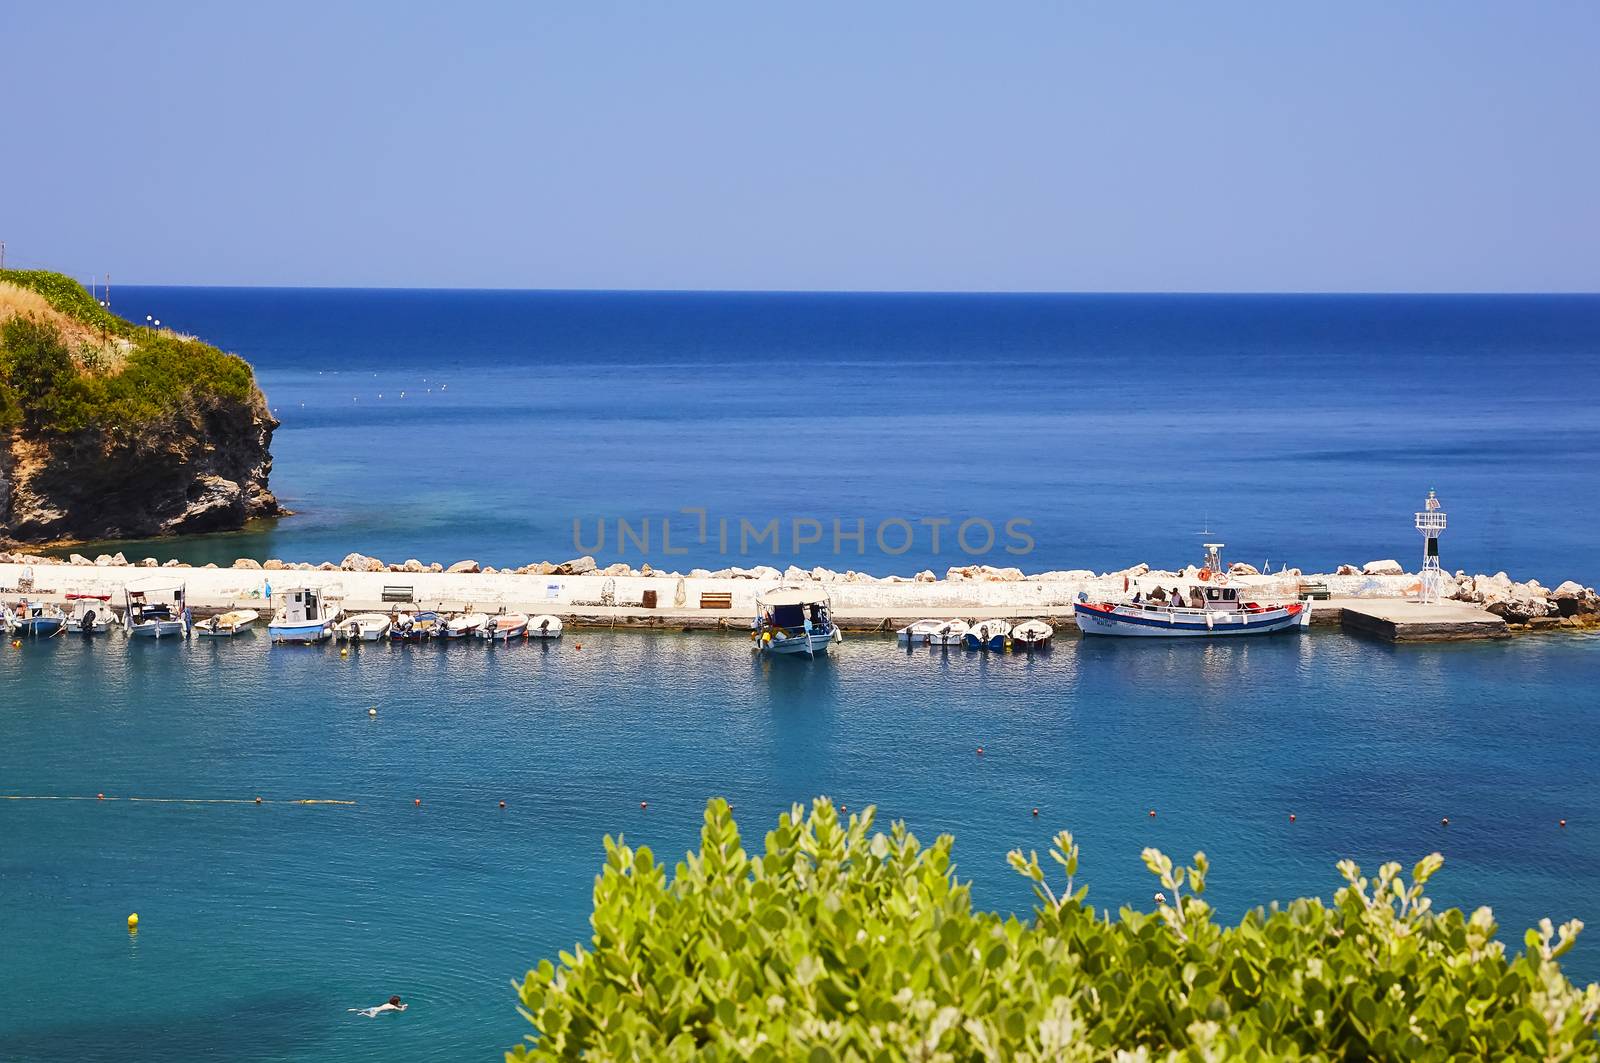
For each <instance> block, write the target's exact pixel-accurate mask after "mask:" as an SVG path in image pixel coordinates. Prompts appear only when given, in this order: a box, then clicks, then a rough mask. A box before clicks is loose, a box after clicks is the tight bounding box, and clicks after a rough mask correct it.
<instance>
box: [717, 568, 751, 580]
mask: <svg viewBox="0 0 1600 1063" xmlns="http://www.w3.org/2000/svg"><path fill="white" fill-rule="evenodd" d="M733 571H734V570H733V569H731V568H719V569H717V570H716V571H715V572H713V573H711V578H712V579H731V578H732V577H733ZM740 571H743V570H742V569H741V570H740Z"/></svg>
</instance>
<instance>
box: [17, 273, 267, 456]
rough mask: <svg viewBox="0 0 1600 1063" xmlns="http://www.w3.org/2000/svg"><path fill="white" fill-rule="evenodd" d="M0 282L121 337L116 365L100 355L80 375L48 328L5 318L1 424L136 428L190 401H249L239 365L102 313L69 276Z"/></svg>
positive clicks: (56, 429)
mask: <svg viewBox="0 0 1600 1063" xmlns="http://www.w3.org/2000/svg"><path fill="white" fill-rule="evenodd" d="M0 280H7V281H11V282H13V283H17V284H25V285H26V286H28V287H31V288H33V290H35V291H38V292H40V293H41V294H43V295H44V297H45V299H46V300H47V301H48V302H49V303H50V305H51V306H52V307H53V308H55V309H56V310H59V311H61V312H62V313H65V314H68V315H71V316H73V317H77V318H80V319H81V320H84V321H85V322H86V323H88V324H91V325H96V326H103V327H105V329H106V331H107V332H108V333H114V334H116V335H119V336H122V337H124V339H125V340H126V341H127V342H125V343H124V346H125V347H127V352H126V354H125V356H124V357H123V359H122V362H121V365H120V366H119V367H116V368H113V367H112V366H111V365H110V363H109V362H108V361H107V360H105V359H104V357H103V356H99V357H94V358H85V359H80V361H82V363H83V368H82V369H80V368H79V364H78V362H77V361H74V359H73V358H72V356H71V354H70V353H69V351H68V348H67V345H66V342H65V341H64V339H63V338H62V336H61V332H60V330H59V329H58V328H57V327H56V326H55V325H54V324H53V323H51V322H48V321H39V320H37V319H35V318H33V317H30V316H28V315H26V314H18V315H14V316H12V317H10V318H8V319H6V321H5V322H4V324H3V325H0V428H12V427H17V426H20V427H21V428H22V429H23V431H24V432H27V433H30V434H33V435H36V436H45V435H69V434H71V433H73V432H78V431H81V430H83V429H85V428H90V427H100V428H107V429H124V430H136V429H139V428H142V427H146V426H149V425H152V424H155V423H157V422H160V421H162V420H164V419H165V418H168V417H170V416H171V415H172V414H174V413H176V412H178V411H180V410H183V409H184V408H185V407H187V406H188V405H189V404H191V403H193V402H195V401H196V400H209V399H222V400H228V401H233V402H250V401H252V399H253V397H254V396H255V394H256V388H255V377H254V374H253V373H252V372H251V370H250V366H249V364H248V363H246V362H245V361H244V359H242V358H239V357H237V356H235V355H231V354H224V353H223V352H222V351H219V350H217V349H216V348H215V347H213V346H211V345H210V344H208V343H202V342H200V341H199V340H193V339H187V338H184V337H181V336H176V335H173V334H172V333H168V332H156V331H152V330H150V329H139V328H135V327H134V326H133V325H131V324H129V323H128V322H126V321H123V320H122V319H121V318H116V317H112V316H111V315H109V314H107V313H106V311H105V310H104V309H103V308H102V307H101V306H100V305H99V304H98V303H96V302H95V301H94V300H93V299H92V298H90V296H89V293H88V292H86V291H84V289H83V287H82V286H81V285H79V284H78V283H77V282H76V281H74V280H72V279H71V278H70V277H66V276H63V275H62V274H59V273H48V272H45V271H42V270H5V271H3V272H0ZM73 292H76V295H74V294H73ZM102 319H109V320H110V321H111V322H115V326H114V327H113V326H112V325H109V324H107V322H106V321H105V320H102Z"/></svg>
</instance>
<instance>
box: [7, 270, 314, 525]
mask: <svg viewBox="0 0 1600 1063" xmlns="http://www.w3.org/2000/svg"><path fill="white" fill-rule="evenodd" d="M277 427H278V422H277V420H276V419H274V418H273V416H272V412H271V410H270V409H269V408H268V406H267V402H266V399H265V397H264V396H263V395H262V394H261V391H260V389H259V388H258V387H257V386H256V383H255V377H254V375H253V373H252V372H251V371H250V367H249V366H248V365H247V364H246V363H245V362H244V361H242V360H241V359H239V358H237V357H235V356H232V355H227V354H224V353H222V352H221V351H218V350H217V349H216V348H215V347H212V346H210V345H209V344H205V343H202V342H201V341H199V340H197V339H194V338H193V337H188V336H179V335H176V334H173V333H170V332H166V331H161V330H150V329H142V328H137V327H135V326H133V325H132V324H130V323H128V322H126V321H123V320H122V319H120V318H115V317H113V316H111V315H109V314H107V313H106V311H105V310H103V309H102V308H101V307H100V305H99V304H98V303H96V302H94V301H93V300H92V299H90V298H89V296H88V293H86V292H85V291H84V290H83V289H82V288H81V287H80V286H78V285H77V284H76V282H74V281H72V280H71V279H70V278H67V277H63V276H61V275H60V274H50V273H37V272H22V271H14V270H13V271H5V273H4V274H3V275H0V541H4V540H10V541H14V542H24V543H45V542H61V541H77V540H92V539H125V538H145V537H150V536H156V535H173V534H182V533H187V532H206V531H219V530H225V529H231V528H237V527H240V526H241V525H242V524H244V522H245V521H247V520H250V519H251V518H254V517H263V516H272V515H276V514H279V513H281V512H283V511H282V510H281V509H280V507H279V505H278V500H277V499H276V498H274V497H273V495H272V491H271V490H270V489H269V487H268V478H269V476H270V475H271V472H272V455H271V449H270V448H271V445H272V433H273V430H274V429H276V428H277Z"/></svg>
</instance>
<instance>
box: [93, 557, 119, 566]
mask: <svg viewBox="0 0 1600 1063" xmlns="http://www.w3.org/2000/svg"><path fill="white" fill-rule="evenodd" d="M94 563H95V567H96V568H110V567H111V566H112V565H113V564H115V563H116V562H115V560H114V559H113V558H112V556H111V555H110V554H101V555H100V556H99V557H97V558H95V559H94Z"/></svg>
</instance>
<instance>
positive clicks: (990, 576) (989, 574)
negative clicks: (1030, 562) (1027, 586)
mask: <svg viewBox="0 0 1600 1063" xmlns="http://www.w3.org/2000/svg"><path fill="white" fill-rule="evenodd" d="M978 571H979V572H980V573H981V574H982V577H983V579H984V580H985V581H986V582H989V583H1015V582H1017V581H1018V580H1020V579H1021V578H1022V569H1020V568H995V567H994V566H993V565H982V566H980V567H979V570H978Z"/></svg>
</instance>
